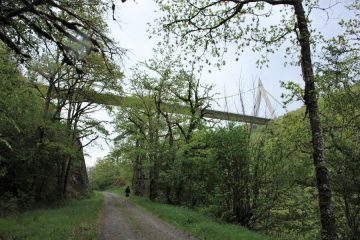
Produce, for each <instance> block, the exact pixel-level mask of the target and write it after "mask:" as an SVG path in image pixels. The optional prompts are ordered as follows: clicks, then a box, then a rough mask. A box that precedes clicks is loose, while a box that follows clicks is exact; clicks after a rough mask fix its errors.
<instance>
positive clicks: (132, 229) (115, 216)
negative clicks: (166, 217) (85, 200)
mask: <svg viewBox="0 0 360 240" xmlns="http://www.w3.org/2000/svg"><path fill="white" fill-rule="evenodd" d="M102 194H103V195H104V198H105V201H104V206H103V216H102V223H101V230H100V236H99V240H175V239H176V240H197V239H196V238H194V237H192V236H190V235H189V234H187V233H184V232H182V231H180V230H178V229H176V228H175V227H174V226H172V225H170V224H168V223H166V222H164V221H162V220H160V219H159V218H157V217H155V216H153V215H151V214H149V213H148V212H146V211H145V210H143V209H141V208H138V207H136V206H134V205H133V204H131V203H129V202H125V201H124V199H123V198H121V197H119V196H118V195H116V194H113V193H109V192H102Z"/></svg>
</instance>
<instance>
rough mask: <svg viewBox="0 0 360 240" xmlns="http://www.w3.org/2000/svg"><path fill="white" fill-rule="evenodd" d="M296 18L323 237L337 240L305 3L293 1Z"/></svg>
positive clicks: (298, 0)
mask: <svg viewBox="0 0 360 240" xmlns="http://www.w3.org/2000/svg"><path fill="white" fill-rule="evenodd" d="M294 9H295V15H296V19H297V24H298V30H299V36H298V41H299V43H300V47H301V69H302V74H303V80H304V82H305V95H304V100H305V105H306V111H307V113H308V114H309V120H310V127H311V134H312V146H313V160H314V165H315V173H316V182H317V188H318V193H319V206H320V220H321V227H322V230H321V236H322V239H323V240H333V239H336V238H337V235H336V224H335V217H334V213H333V210H332V207H331V188H330V181H329V172H328V169H327V167H326V162H325V159H324V139H323V133H322V128H321V124H320V117H319V109H318V103H317V93H316V89H315V79H314V73H313V68H312V62H311V50H310V32H309V29H308V25H307V19H306V16H305V11H304V8H303V5H302V0H295V1H294Z"/></svg>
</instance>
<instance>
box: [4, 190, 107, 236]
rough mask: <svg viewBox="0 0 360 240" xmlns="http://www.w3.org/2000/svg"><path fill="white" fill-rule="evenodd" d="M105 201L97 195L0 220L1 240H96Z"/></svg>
mask: <svg viewBox="0 0 360 240" xmlns="http://www.w3.org/2000/svg"><path fill="white" fill-rule="evenodd" d="M102 202H103V197H102V195H101V194H100V193H94V194H93V195H92V196H91V197H90V198H86V199H82V200H71V201H69V202H67V203H66V204H65V205H63V206H61V207H59V208H52V209H36V210H31V211H27V212H24V213H19V214H17V215H12V216H9V217H5V218H0V239H1V240H15V239H16V240H20V239H26V240H40V239H46V240H62V239H76V240H79V239H80V240H81V239H84V240H85V239H86V240H92V239H96V237H97V223H98V219H99V216H100V210H101V207H102Z"/></svg>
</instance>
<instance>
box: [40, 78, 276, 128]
mask: <svg viewBox="0 0 360 240" xmlns="http://www.w3.org/2000/svg"><path fill="white" fill-rule="evenodd" d="M37 87H38V89H39V90H40V91H41V92H42V93H43V94H45V93H46V91H47V86H45V85H40V86H39V85H38V86H37ZM65 92H66V91H65ZM64 94H65V93H64ZM60 95H61V94H60ZM81 95H82V96H83V98H84V102H93V103H97V104H101V105H109V106H118V107H122V108H139V109H141V108H143V107H144V104H146V105H148V106H150V105H151V104H153V102H152V100H151V99H150V98H148V99H142V100H139V98H137V97H134V96H128V97H122V96H118V95H115V94H110V93H97V92H94V91H87V92H81ZM59 97H60V98H61V96H59ZM161 108H162V111H164V112H169V113H176V114H185V115H190V109H189V108H187V107H185V106H181V105H175V104H167V103H162V104H161ZM203 114H204V117H206V118H211V119H218V120H226V121H234V122H244V123H251V124H257V125H266V124H267V123H269V122H270V121H271V120H272V119H269V118H262V117H256V116H251V115H244V114H238V113H229V112H223V111H218V110H211V109H209V110H205V111H204V113H203Z"/></svg>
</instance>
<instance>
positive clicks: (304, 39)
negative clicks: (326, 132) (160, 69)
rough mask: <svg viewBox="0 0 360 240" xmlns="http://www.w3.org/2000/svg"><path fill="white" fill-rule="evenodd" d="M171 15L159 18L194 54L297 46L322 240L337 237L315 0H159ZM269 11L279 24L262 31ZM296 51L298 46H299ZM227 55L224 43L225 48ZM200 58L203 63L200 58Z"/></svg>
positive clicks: (270, 50) (167, 31)
mask: <svg viewBox="0 0 360 240" xmlns="http://www.w3.org/2000/svg"><path fill="white" fill-rule="evenodd" d="M157 2H158V4H159V6H160V9H161V10H163V11H166V12H167V13H168V14H167V15H165V16H164V17H163V18H161V19H160V22H161V24H160V26H161V27H160V28H161V29H163V30H165V34H166V35H171V34H173V35H175V36H176V37H178V38H177V39H178V41H177V42H176V43H177V44H179V43H180V44H181V43H185V44H186V43H187V46H190V48H191V50H192V51H194V52H196V49H198V48H199V46H202V47H203V50H204V51H210V52H211V53H212V54H213V55H214V56H217V57H221V47H222V46H224V45H220V43H227V42H230V41H232V42H235V43H236V44H237V47H238V49H239V50H240V51H241V50H242V49H243V48H244V47H245V46H247V45H250V44H251V43H254V45H253V50H260V49H261V47H265V48H266V49H267V51H268V52H273V51H274V47H279V46H280V45H281V44H282V43H283V42H284V41H285V40H286V39H287V37H290V40H292V43H293V44H294V46H296V47H298V48H299V59H300V61H299V62H300V65H301V70H302V76H303V80H304V83H305V91H304V101H305V105H306V114H307V115H308V116H309V121H310V126H311V135H312V148H313V159H314V167H315V173H316V180H317V188H318V193H319V208H320V219H321V226H322V238H323V239H324V240H329V239H336V224H335V217H334V213H333V210H332V207H331V187H330V181H329V173H328V168H327V164H326V161H325V159H324V139H323V133H322V128H321V123H320V117H319V109H318V103H317V97H318V96H317V90H316V87H315V79H314V73H313V64H312V54H311V36H312V35H311V32H310V30H309V19H308V17H307V16H308V14H307V13H306V9H305V8H304V5H305V6H308V11H310V10H311V9H312V8H313V7H316V6H317V3H316V2H317V1H315V2H314V1H310V0H307V1H303V0H225V1H220V0H218V1H212V2H208V1H191V0H187V1H181V2H172V1H162V0H158V1H157ZM271 7H281V10H279V11H281V12H282V13H283V16H282V19H281V21H280V23H281V24H279V25H278V26H276V25H270V26H269V27H268V28H264V29H260V20H261V19H262V18H263V17H267V16H270V15H271V10H272V8H271ZM296 49H297V48H296ZM222 50H223V51H227V48H226V45H225V47H223V48H222ZM197 59H199V60H200V57H198V58H197Z"/></svg>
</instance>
